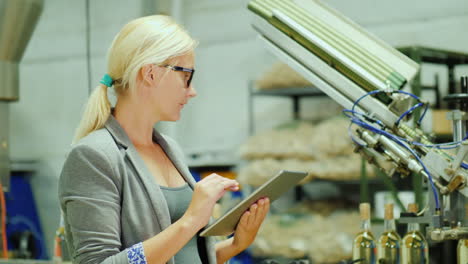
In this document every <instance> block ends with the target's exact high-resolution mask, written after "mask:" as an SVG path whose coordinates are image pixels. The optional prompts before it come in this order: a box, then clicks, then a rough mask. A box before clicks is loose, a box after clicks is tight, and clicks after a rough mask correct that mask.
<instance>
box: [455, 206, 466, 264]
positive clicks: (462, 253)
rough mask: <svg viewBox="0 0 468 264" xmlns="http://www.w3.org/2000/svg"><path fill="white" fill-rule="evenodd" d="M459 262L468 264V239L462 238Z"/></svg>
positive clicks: (458, 255)
mask: <svg viewBox="0 0 468 264" xmlns="http://www.w3.org/2000/svg"><path fill="white" fill-rule="evenodd" d="M464 220H465V221H464V222H465V223H464V226H465V225H466V222H468V221H467V220H468V204H465V219H464ZM457 263H458V264H467V263H468V239H460V240H459V241H458V246H457Z"/></svg>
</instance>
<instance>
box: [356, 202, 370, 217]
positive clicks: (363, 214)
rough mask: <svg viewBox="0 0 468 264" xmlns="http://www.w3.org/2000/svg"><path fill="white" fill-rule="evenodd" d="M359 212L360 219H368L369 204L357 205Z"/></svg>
mask: <svg viewBox="0 0 468 264" xmlns="http://www.w3.org/2000/svg"><path fill="white" fill-rule="evenodd" d="M359 212H360V213H361V219H362V220H369V219H370V204H369V203H361V204H360V205H359Z"/></svg>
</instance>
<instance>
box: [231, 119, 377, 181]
mask: <svg viewBox="0 0 468 264" xmlns="http://www.w3.org/2000/svg"><path fill="white" fill-rule="evenodd" d="M348 126H349V120H347V119H345V118H341V117H334V118H331V119H328V120H324V121H322V122H320V123H318V124H316V125H312V124H311V123H307V122H300V123H298V124H296V125H293V126H286V127H283V128H280V129H274V130H271V131H266V132H263V133H260V134H257V135H254V136H252V137H251V138H249V139H248V140H247V142H245V143H244V144H243V145H242V146H241V147H240V155H241V157H242V158H243V159H245V160H247V161H248V163H247V164H246V165H245V166H243V167H241V168H240V171H239V175H238V177H237V178H238V180H239V182H240V183H242V184H248V185H252V186H254V187H258V186H260V185H261V184H263V183H264V182H266V181H267V180H268V179H269V178H270V177H272V176H274V175H275V174H276V173H277V172H278V171H280V170H298V171H306V172H308V173H309V175H308V176H307V177H306V178H305V179H304V180H303V181H302V183H306V182H309V181H311V180H313V179H326V180H356V179H359V177H360V175H361V156H360V155H359V154H356V153H353V144H352V142H351V139H350V138H349V136H348ZM366 168H367V175H369V176H370V177H372V176H373V175H374V171H373V170H372V168H371V167H370V166H366Z"/></svg>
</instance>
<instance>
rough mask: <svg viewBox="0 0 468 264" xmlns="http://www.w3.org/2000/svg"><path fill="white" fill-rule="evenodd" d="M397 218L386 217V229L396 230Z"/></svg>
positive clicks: (387, 230)
mask: <svg viewBox="0 0 468 264" xmlns="http://www.w3.org/2000/svg"><path fill="white" fill-rule="evenodd" d="M395 230H396V227H395V219H385V221H384V231H385V232H389V231H395Z"/></svg>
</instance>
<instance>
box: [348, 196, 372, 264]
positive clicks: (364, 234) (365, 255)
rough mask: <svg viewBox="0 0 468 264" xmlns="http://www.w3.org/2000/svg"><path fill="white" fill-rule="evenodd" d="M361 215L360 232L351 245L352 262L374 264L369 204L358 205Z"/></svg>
mask: <svg viewBox="0 0 468 264" xmlns="http://www.w3.org/2000/svg"><path fill="white" fill-rule="evenodd" d="M359 211H360V214H361V232H359V233H358V234H357V235H356V238H355V239H354V243H353V261H359V262H358V263H361V264H375V250H376V248H375V243H374V235H373V234H372V232H371V222H370V204H369V203H361V204H360V205H359Z"/></svg>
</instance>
